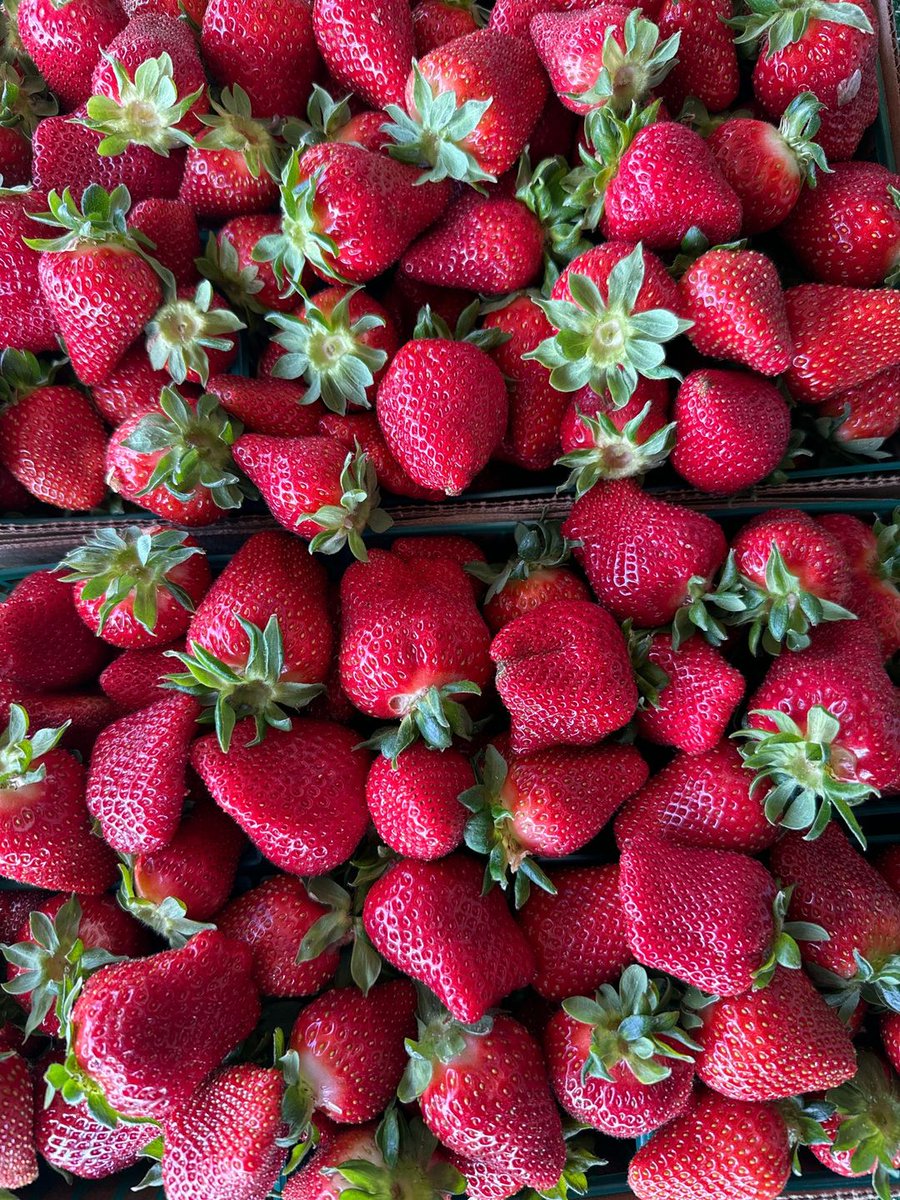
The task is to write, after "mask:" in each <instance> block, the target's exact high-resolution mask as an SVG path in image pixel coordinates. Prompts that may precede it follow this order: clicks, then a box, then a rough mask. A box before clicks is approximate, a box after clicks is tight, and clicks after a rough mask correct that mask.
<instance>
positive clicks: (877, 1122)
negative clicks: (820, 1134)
mask: <svg viewBox="0 0 900 1200" xmlns="http://www.w3.org/2000/svg"><path fill="white" fill-rule="evenodd" d="M826 1103H827V1104H832V1105H834V1106H835V1111H834V1114H833V1116H831V1117H829V1118H827V1120H825V1121H823V1122H822V1124H823V1127H824V1129H825V1132H826V1134H827V1138H828V1140H827V1141H826V1142H825V1143H824V1144H816V1143H813V1145H812V1146H811V1147H810V1148H811V1150H812V1152H813V1154H814V1155H815V1156H816V1158H817V1159H818V1160H819V1162H821V1163H822V1164H823V1166H825V1167H827V1168H828V1170H830V1171H833V1172H835V1173H836V1174H837V1175H844V1176H849V1177H851V1178H854V1177H855V1178H861V1177H862V1176H865V1175H869V1176H871V1179H872V1190H873V1191H874V1192H875V1195H876V1196H879V1197H881V1196H890V1194H891V1191H892V1190H893V1189H892V1184H893V1181H894V1180H895V1179H896V1177H897V1172H898V1170H900V1082H898V1080H897V1077H896V1076H895V1075H893V1074H892V1072H891V1070H890V1067H888V1066H887V1064H886V1063H884V1062H882V1061H881V1059H879V1058H878V1057H877V1056H876V1055H874V1054H872V1053H870V1052H864V1053H862V1054H860V1057H859V1070H858V1071H857V1073H856V1075H855V1076H854V1077H853V1079H851V1080H850V1081H849V1082H848V1083H844V1084H841V1086H840V1087H836V1088H832V1089H830V1090H829V1092H828V1093H827V1095H826Z"/></svg>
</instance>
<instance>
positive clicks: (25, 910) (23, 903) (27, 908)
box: [0, 887, 52, 1046]
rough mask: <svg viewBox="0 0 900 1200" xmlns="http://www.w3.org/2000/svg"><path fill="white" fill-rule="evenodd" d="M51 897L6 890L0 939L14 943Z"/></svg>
mask: <svg viewBox="0 0 900 1200" xmlns="http://www.w3.org/2000/svg"><path fill="white" fill-rule="evenodd" d="M51 896H52V893H51V892H45V891H43V890H42V889H40V888H32V887H23V888H15V887H13V888H4V889H3V891H2V892H0V939H2V941H4V942H12V941H14V940H15V937H16V935H17V933H18V931H19V929H20V928H21V927H22V923H23V922H24V921H27V920H28V917H29V914H30V913H31V911H32V909H34V908H36V907H38V906H39V905H41V904H44V903H45V902H46V901H47V900H49V899H50V898H51ZM7 1032H8V1031H6V1030H4V1043H6V1042H7V1041H8V1040H9V1039H8V1038H7V1037H6V1033H7ZM20 1034H21V1030H20ZM14 1044H15V1045H17V1046H18V1045H20V1044H21V1037H20V1036H19V1037H18V1038H17V1039H16V1040H15V1042H14Z"/></svg>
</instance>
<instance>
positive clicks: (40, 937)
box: [2, 896, 122, 1037]
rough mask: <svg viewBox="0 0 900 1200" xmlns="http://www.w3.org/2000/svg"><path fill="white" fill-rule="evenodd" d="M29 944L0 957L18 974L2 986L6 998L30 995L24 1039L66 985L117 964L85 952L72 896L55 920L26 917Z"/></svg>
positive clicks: (93, 950) (94, 950)
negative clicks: (29, 934) (101, 968)
mask: <svg viewBox="0 0 900 1200" xmlns="http://www.w3.org/2000/svg"><path fill="white" fill-rule="evenodd" d="M29 926H30V930H31V940H30V941H25V942H16V943H15V944H13V945H5V946H3V947H2V951H3V957H4V958H5V959H6V961H7V962H8V963H10V964H11V965H12V966H15V967H18V968H19V969H20V973H19V974H18V975H14V976H13V977H12V978H11V979H9V980H7V982H6V983H4V984H3V990H4V992H6V993H7V994H8V995H10V996H24V995H28V994H29V993H30V995H31V1009H30V1011H29V1013H28V1020H27V1021H26V1023H25V1030H24V1033H25V1037H30V1035H31V1034H32V1033H34V1032H35V1031H36V1030H37V1029H39V1028H40V1027H41V1025H42V1024H43V1023H44V1020H45V1019H46V1017H47V1016H48V1014H49V1013H50V1011H51V1010H52V1009H53V1008H54V1006H55V1005H56V1003H57V1001H58V999H59V997H60V996H61V994H62V992H63V989H64V984H65V983H66V982H67V981H68V982H71V981H74V980H76V979H82V978H86V977H87V976H88V975H90V974H92V973H93V972H94V971H96V970H98V969H99V968H100V967H104V966H106V965H107V964H109V963H113V962H121V961H122V960H121V958H116V957H115V956H114V955H112V954H110V953H109V952H108V951H106V950H103V949H101V948H99V947H90V948H86V947H85V945H84V942H83V941H82V939H81V937H80V936H79V929H80V926H81V905H80V904H79V902H78V898H77V896H72V897H71V898H70V899H69V900H67V901H66V902H65V904H63V905H62V907H61V908H60V909H59V912H58V913H57V914H56V916H55V917H49V916H47V914H46V913H43V912H40V911H39V910H38V911H35V912H33V913H32V914H31V916H30V917H29Z"/></svg>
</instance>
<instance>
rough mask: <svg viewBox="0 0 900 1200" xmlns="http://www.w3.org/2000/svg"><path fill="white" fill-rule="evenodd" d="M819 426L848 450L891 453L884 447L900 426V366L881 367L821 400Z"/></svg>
mask: <svg viewBox="0 0 900 1200" xmlns="http://www.w3.org/2000/svg"><path fill="white" fill-rule="evenodd" d="M816 429H817V431H818V432H819V433H820V434H822V435H823V436H824V437H825V438H826V439H827V440H828V441H829V442H830V443H831V445H832V447H834V448H836V449H838V450H839V451H843V452H844V453H845V454H849V455H851V456H854V457H857V456H859V457H862V458H873V459H876V460H877V459H880V458H881V457H882V455H883V454H886V453H888V451H883V450H882V449H881V447H882V446H883V444H884V443H885V442H886V441H888V439H890V438H893V436H894V434H895V433H896V432H897V430H898V429H900V367H888V368H887V370H886V371H879V373H878V374H877V375H873V376H872V378H871V379H867V380H866V381H865V382H864V383H858V384H856V386H855V387H852V388H847V390H846V391H845V392H836V393H835V394H834V395H833V396H831V397H830V398H829V399H828V400H825V401H824V402H823V403H822V404H819V405H818V406H817V413H816Z"/></svg>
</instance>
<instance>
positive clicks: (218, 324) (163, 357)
mask: <svg viewBox="0 0 900 1200" xmlns="http://www.w3.org/2000/svg"><path fill="white" fill-rule="evenodd" d="M245 328H246V326H245V324H244V322H243V321H242V320H241V319H240V317H239V316H238V315H237V313H233V312H232V311H231V309H229V308H224V307H222V308H217V307H213V289H212V284H211V283H210V282H209V280H208V279H204V280H202V281H201V282H200V283H198V284H197V288H196V291H195V292H194V295H193V296H191V297H187V296H185V297H176V298H175V299H174V300H169V301H168V302H167V303H166V304H164V305H163V306H162V308H161V309H160V310H159V311H158V312H157V313H156V315H155V316H154V317H153V319H152V320H151V321H150V323H149V325H148V326H147V356H148V357H149V359H150V363H151V365H152V366H153V368H154V370H156V371H168V372H169V374H170V375H171V377H172V379H173V380H174V381H175V383H184V382H185V380H186V379H187V377H188V374H189V373H193V374H194V375H196V376H197V378H198V379H199V380H200V382H201V383H202V384H203V386H204V387H205V386H206V383H207V380H208V379H209V358H208V356H207V353H206V351H207V350H225V351H227V350H231V349H232V347H233V346H234V338H233V337H232V336H230V335H232V334H235V333H237V332H238V330H241V329H245Z"/></svg>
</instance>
